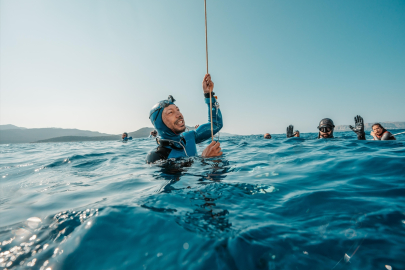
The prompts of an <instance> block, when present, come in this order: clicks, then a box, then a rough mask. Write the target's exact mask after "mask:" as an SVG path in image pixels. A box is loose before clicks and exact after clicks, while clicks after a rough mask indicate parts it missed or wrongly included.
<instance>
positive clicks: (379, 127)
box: [371, 123, 387, 136]
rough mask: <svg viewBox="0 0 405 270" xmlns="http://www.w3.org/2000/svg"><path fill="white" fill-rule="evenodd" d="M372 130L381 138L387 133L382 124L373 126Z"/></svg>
mask: <svg viewBox="0 0 405 270" xmlns="http://www.w3.org/2000/svg"><path fill="white" fill-rule="evenodd" d="M371 128H372V129H373V131H374V134H376V135H377V136H381V135H382V134H383V133H384V132H386V131H387V130H386V129H385V128H384V127H383V126H382V125H381V124H380V123H375V124H373V125H372V126H371Z"/></svg>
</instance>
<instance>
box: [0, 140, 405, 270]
mask: <svg viewBox="0 0 405 270" xmlns="http://www.w3.org/2000/svg"><path fill="white" fill-rule="evenodd" d="M302 135H303V138H293V139H285V138H284V136H285V135H274V136H273V139H271V140H264V139H263V138H262V137H261V136H253V135H252V136H235V137H223V138H221V146H222V148H223V150H224V155H223V156H222V157H221V158H213V159H202V158H193V159H191V160H188V162H185V163H184V164H183V165H182V166H181V165H178V166H175V167H170V168H167V167H162V166H156V165H152V166H151V165H147V164H145V155H146V154H147V152H149V151H150V150H151V149H152V148H153V147H155V146H156V143H155V142H154V141H153V140H151V139H146V138H145V139H135V140H133V141H131V142H128V143H122V142H118V141H107V142H105V141H104V142H83V143H44V144H10V145H0V152H1V159H0V163H1V164H0V169H1V172H0V177H1V178H0V181H1V193H0V195H1V198H0V214H1V217H0V241H1V245H0V248H1V251H0V252H1V254H0V267H1V268H4V269H27V268H29V269H43V270H45V269H363V270H364V269H391V268H392V269H405V136H404V135H401V136H398V140H397V141H357V140H356V139H355V136H354V133H338V134H337V135H338V137H339V138H337V139H331V140H315V139H314V138H315V137H316V134H302ZM368 137H369V136H368ZM206 145H207V143H203V144H201V145H200V146H199V152H200V153H201V152H202V150H203V148H204V147H205V146H206ZM389 267H391V268H389Z"/></svg>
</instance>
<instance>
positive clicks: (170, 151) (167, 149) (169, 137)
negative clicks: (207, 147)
mask: <svg viewBox="0 0 405 270" xmlns="http://www.w3.org/2000/svg"><path fill="white" fill-rule="evenodd" d="M213 94H214V93H213ZM204 96H205V103H206V104H207V105H208V123H206V124H203V125H200V126H199V127H198V128H197V129H196V130H192V131H186V132H183V133H181V134H175V133H174V132H173V131H172V130H171V129H169V128H168V127H167V126H166V125H165V124H164V123H163V120H162V112H163V109H164V108H165V107H167V106H169V105H171V104H174V101H175V100H174V99H173V97H172V96H169V98H168V99H167V100H162V101H161V102H159V103H158V104H156V105H155V106H154V107H153V108H152V110H151V112H150V116H149V118H150V120H151V122H152V124H153V125H154V127H155V128H156V130H157V131H158V133H159V135H160V138H157V140H156V141H157V143H158V147H157V148H156V149H155V150H153V151H151V152H150V153H149V154H148V155H147V157H146V162H147V163H154V162H156V161H158V160H166V159H170V158H181V157H191V156H196V155H197V144H198V143H201V142H203V141H206V140H208V139H209V138H211V118H210V111H209V107H210V99H209V97H208V98H207V97H206V96H207V95H204ZM211 100H212V118H213V129H214V134H216V133H217V132H218V131H220V130H221V128H222V126H223V123H222V114H221V110H220V109H219V104H218V103H217V101H216V99H215V98H214V97H212V99H211Z"/></svg>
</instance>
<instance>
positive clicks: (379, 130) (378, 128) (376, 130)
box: [373, 126, 383, 136]
mask: <svg viewBox="0 0 405 270" xmlns="http://www.w3.org/2000/svg"><path fill="white" fill-rule="evenodd" d="M373 131H374V133H375V134H377V135H378V136H380V135H381V133H382V132H383V129H382V128H381V127H380V126H374V127H373Z"/></svg>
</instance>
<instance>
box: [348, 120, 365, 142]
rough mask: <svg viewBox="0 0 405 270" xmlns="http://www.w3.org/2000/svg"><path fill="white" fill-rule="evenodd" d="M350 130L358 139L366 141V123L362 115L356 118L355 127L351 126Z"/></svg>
mask: <svg viewBox="0 0 405 270" xmlns="http://www.w3.org/2000/svg"><path fill="white" fill-rule="evenodd" d="M349 128H350V129H351V130H353V131H354V132H355V133H356V134H357V139H359V140H365V139H366V133H365V132H364V121H363V117H361V116H360V115H357V116H356V117H354V127H353V126H351V125H350V126H349Z"/></svg>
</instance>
